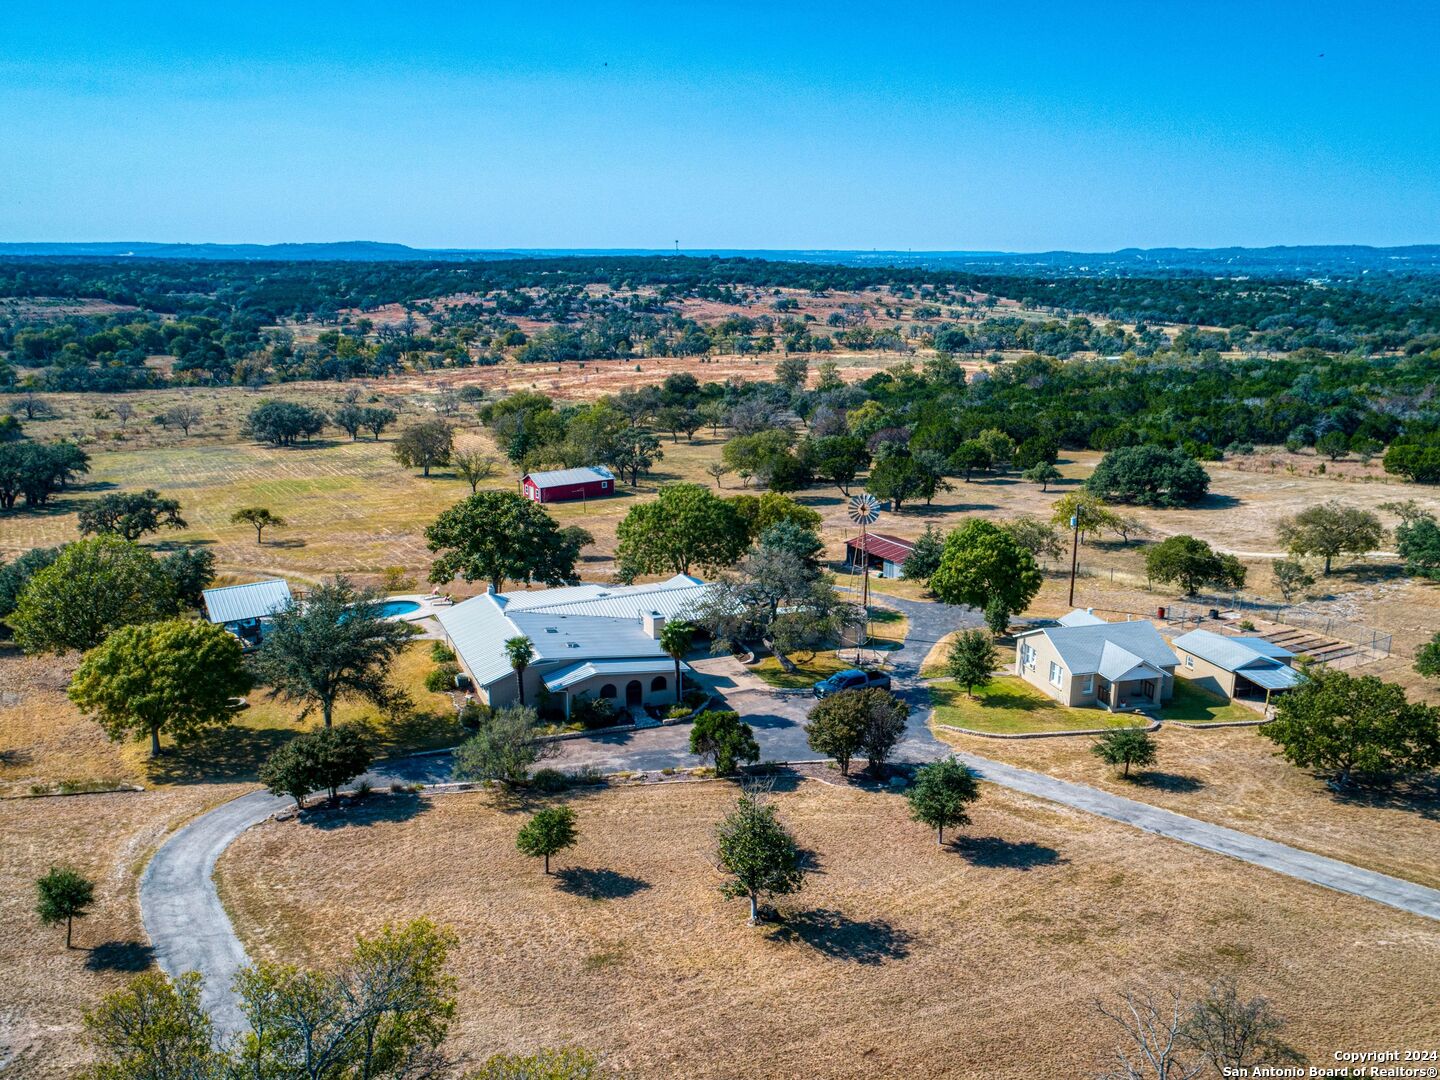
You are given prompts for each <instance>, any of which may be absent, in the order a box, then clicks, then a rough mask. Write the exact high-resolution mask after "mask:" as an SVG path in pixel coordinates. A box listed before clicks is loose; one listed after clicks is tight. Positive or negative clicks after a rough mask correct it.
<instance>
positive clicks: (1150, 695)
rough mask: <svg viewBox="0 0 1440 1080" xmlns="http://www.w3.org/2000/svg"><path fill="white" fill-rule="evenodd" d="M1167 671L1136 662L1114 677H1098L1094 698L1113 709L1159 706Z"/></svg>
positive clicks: (1161, 700) (1162, 698) (1155, 707)
mask: <svg viewBox="0 0 1440 1080" xmlns="http://www.w3.org/2000/svg"><path fill="white" fill-rule="evenodd" d="M1165 679H1166V675H1165V672H1163V671H1161V670H1160V669H1159V668H1157V667H1152V666H1151V665H1149V664H1142V665H1137V666H1136V667H1134V668H1132V669H1131V670H1130V671H1128V672H1125V673H1124V674H1123V675H1120V676H1119V677H1117V678H1114V679H1107V678H1105V676H1103V675H1101V676H1097V677H1096V680H1095V700H1096V703H1097V704H1099V705H1100V706H1101V707H1102V708H1106V709H1109V710H1111V711H1112V712H1115V711H1119V710H1129V709H1159V708H1160V706H1161V705H1163V704H1164V701H1165Z"/></svg>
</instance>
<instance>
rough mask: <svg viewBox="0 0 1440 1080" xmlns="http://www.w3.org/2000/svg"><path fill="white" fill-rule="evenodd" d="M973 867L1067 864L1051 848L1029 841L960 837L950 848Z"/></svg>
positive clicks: (1014, 868)
mask: <svg viewBox="0 0 1440 1080" xmlns="http://www.w3.org/2000/svg"><path fill="white" fill-rule="evenodd" d="M950 846H951V848H952V849H953V850H955V851H957V852H959V853H960V854H961V855H963V856H964V857H965V859H966V860H967V861H969V863H970V864H971V865H972V866H981V867H985V868H987V869H1007V870H1033V869H1035V867H1037V866H1060V865H1062V864H1064V863H1067V862H1069V861H1070V860H1069V859H1066V858H1065V857H1064V856H1062V855H1061V854H1060V852H1058V851H1056V850H1055V849H1054V848H1052V847H1048V846H1047V845H1045V844H1037V843H1035V842H1033V841H1031V840H1018V841H1017V840H1005V839H1003V838H1001V837H999V836H962V837H959V838H958V839H956V840H954V841H952V842H951V844H950Z"/></svg>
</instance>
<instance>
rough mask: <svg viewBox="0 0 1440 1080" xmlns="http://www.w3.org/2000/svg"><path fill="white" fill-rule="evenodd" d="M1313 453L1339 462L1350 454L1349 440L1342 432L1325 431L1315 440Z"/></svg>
mask: <svg viewBox="0 0 1440 1080" xmlns="http://www.w3.org/2000/svg"><path fill="white" fill-rule="evenodd" d="M1315 452H1316V453H1317V454H1324V455H1325V456H1326V457H1327V458H1329V459H1330V460H1331V461H1339V460H1340V459H1341V458H1343V457H1345V456H1347V455H1348V454H1349V453H1350V438H1349V436H1347V435H1346V434H1345V433H1344V432H1343V431H1339V430H1336V431H1327V432H1326V433H1325V434H1324V435H1321V436H1320V437H1319V438H1318V439H1316V440H1315Z"/></svg>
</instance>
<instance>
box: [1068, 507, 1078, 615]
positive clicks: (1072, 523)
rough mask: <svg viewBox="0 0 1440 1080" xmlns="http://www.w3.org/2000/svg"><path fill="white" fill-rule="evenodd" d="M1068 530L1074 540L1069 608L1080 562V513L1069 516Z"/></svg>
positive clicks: (1073, 603)
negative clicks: (1071, 530)
mask: <svg viewBox="0 0 1440 1080" xmlns="http://www.w3.org/2000/svg"><path fill="white" fill-rule="evenodd" d="M1070 528H1072V529H1074V530H1075V539H1074V541H1073V542H1072V543H1071V545H1070V606H1071V607H1072V608H1073V607H1074V606H1075V568H1076V566H1077V565H1078V563H1079V561H1080V511H1079V510H1078V509H1077V510H1076V511H1075V513H1073V514H1071V515H1070Z"/></svg>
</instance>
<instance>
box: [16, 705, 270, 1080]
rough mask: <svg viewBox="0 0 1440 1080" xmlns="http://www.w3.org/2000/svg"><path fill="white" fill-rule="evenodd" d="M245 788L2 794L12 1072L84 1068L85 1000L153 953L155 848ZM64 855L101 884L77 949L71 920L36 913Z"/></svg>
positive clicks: (69, 1072)
mask: <svg viewBox="0 0 1440 1080" xmlns="http://www.w3.org/2000/svg"><path fill="white" fill-rule="evenodd" d="M5 723H6V720H5V719H0V727H3V725H4V724H5ZM244 790H245V787H244V786H238V785H234V784H206V785H194V786H190V787H182V788H171V789H168V790H162V791H146V792H131V793H117V794H112V795H77V796H73V797H54V798H43V799H7V800H4V801H0V1075H4V1076H5V1077H6V1078H7V1080H9V1078H15V1080H21V1078H26V1080H28V1078H32V1077H61V1076H73V1075H75V1073H76V1071H77V1070H78V1068H79V1067H80V1066H81V1065H82V1064H83V1063H84V1062H85V1060H86V1048H85V1046H84V1043H83V1041H82V1038H81V1034H82V1031H81V1022H80V1021H81V1014H82V1013H83V1011H84V1010H85V1009H87V1008H89V1007H91V1006H93V1005H94V1004H95V1003H96V1002H97V1001H98V1000H99V999H100V997H101V995H103V994H105V993H108V992H110V991H112V990H117V989H119V988H120V987H121V986H123V985H124V983H125V980H126V979H128V978H129V977H130V976H131V975H133V974H134V973H135V972H137V971H143V970H144V969H145V968H147V967H148V966H149V965H150V963H151V956H150V948H149V945H148V944H147V942H146V938H145V932H144V930H143V928H142V927H141V924H140V911H139V907H138V905H137V903H136V898H135V896H136V885H137V882H138V880H139V876H140V872H141V870H142V869H143V867H144V865H145V863H146V861H147V860H148V859H149V857H150V854H151V852H153V851H154V849H155V847H156V846H157V845H158V844H159V842H160V841H161V839H162V838H163V837H164V836H165V835H166V834H167V833H169V832H170V831H171V830H173V829H175V828H177V827H178V826H179V825H181V824H182V823H184V822H185V821H186V820H188V819H189V818H191V817H193V816H194V815H195V814H198V813H200V812H201V811H203V810H205V809H207V808H209V807H211V806H214V805H216V804H218V803H221V802H224V801H225V800H226V799H229V798H232V797H234V796H235V795H238V794H240V793H241V792H242V791H244ZM55 865H61V866H70V867H73V868H74V869H76V870H79V871H80V872H81V873H83V874H84V875H86V876H87V877H89V878H90V879H91V880H93V881H94V882H95V885H96V889H95V904H94V907H93V909H92V912H93V913H92V914H91V915H90V916H89V917H88V918H85V919H81V920H78V921H77V922H76V924H75V946H76V947H75V948H74V949H71V950H68V951H67V950H66V948H65V928H64V927H63V926H61V927H42V926H41V925H40V920H39V919H38V918H37V917H36V916H35V913H34V905H35V880H36V879H37V878H38V877H40V876H41V875H43V874H44V873H45V872H46V871H47V870H49V869H50V867H51V866H55Z"/></svg>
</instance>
